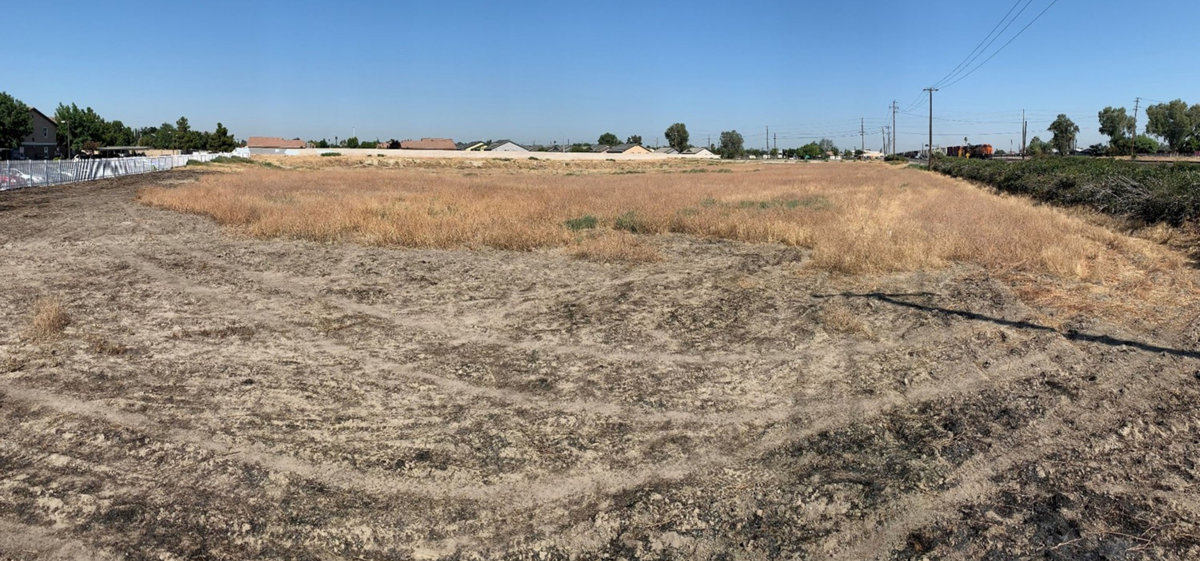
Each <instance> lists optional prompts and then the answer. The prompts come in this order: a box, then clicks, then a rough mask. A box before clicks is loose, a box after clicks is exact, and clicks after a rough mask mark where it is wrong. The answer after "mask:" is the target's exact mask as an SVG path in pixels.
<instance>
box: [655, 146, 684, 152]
mask: <svg viewBox="0 0 1200 561" xmlns="http://www.w3.org/2000/svg"><path fill="white" fill-rule="evenodd" d="M654 153H655V154H678V153H679V150H676V149H674V148H671V147H670V146H663V147H662V148H659V149H657V150H655V151H654Z"/></svg>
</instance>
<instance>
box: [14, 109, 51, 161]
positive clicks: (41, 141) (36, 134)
mask: <svg viewBox="0 0 1200 561" xmlns="http://www.w3.org/2000/svg"><path fill="white" fill-rule="evenodd" d="M29 116H30V117H32V118H33V132H32V133H30V135H29V136H28V137H26V138H23V139H21V147H20V148H18V149H17V151H18V152H20V153H21V154H24V155H25V157H26V158H30V159H34V160H49V159H52V158H54V157H55V156H57V155H58V124H57V123H55V122H54V119H51V118H50V117H47V116H46V114H45V113H42V112H41V111H38V110H37V108H35V107H30V108H29Z"/></svg>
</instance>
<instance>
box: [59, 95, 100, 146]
mask: <svg viewBox="0 0 1200 561" xmlns="http://www.w3.org/2000/svg"><path fill="white" fill-rule="evenodd" d="M54 121H55V122H57V123H58V125H59V126H58V143H59V144H60V145H63V146H66V145H67V140H68V138H69V139H70V143H71V146H70V147H69V148H70V151H71V152H75V151H78V150H79V149H81V148H82V147H83V145H84V144H85V143H87V142H95V143H96V144H97V145H99V146H103V145H104V144H103V143H104V140H105V138H104V137H105V135H106V134H107V133H108V123H107V122H106V121H105V120H104V119H103V118H101V117H100V115H98V114H97V113H96V112H95V111H93V110H92V108H91V107H88V108H86V109H80V108H79V106H77V105H75V104H74V103H72V104H71V105H70V106H67V105H63V104H61V103H60V104H58V109H56V110H55V111H54Z"/></svg>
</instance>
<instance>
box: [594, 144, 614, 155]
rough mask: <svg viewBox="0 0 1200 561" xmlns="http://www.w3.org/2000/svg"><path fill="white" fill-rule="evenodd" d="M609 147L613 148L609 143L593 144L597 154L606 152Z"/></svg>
mask: <svg viewBox="0 0 1200 561" xmlns="http://www.w3.org/2000/svg"><path fill="white" fill-rule="evenodd" d="M609 148H612V146H609V145H607V144H597V145H595V146H592V152H595V153H597V154H602V153H604V152H608V149H609Z"/></svg>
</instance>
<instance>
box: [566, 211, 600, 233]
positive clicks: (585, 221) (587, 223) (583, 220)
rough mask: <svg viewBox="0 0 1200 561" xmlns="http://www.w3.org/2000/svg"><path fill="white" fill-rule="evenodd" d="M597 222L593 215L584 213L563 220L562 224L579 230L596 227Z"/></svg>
mask: <svg viewBox="0 0 1200 561" xmlns="http://www.w3.org/2000/svg"><path fill="white" fill-rule="evenodd" d="M598 222H599V221H598V220H596V217H595V216H592V215H590V214H585V215H583V216H580V217H579V218H572V219H570V220H568V221H566V222H564V223H563V225H565V226H566V227H567V228H568V229H571V230H575V231H577V232H578V231H579V230H591V229H593V228H595V227H596V224H597V223H598Z"/></svg>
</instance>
